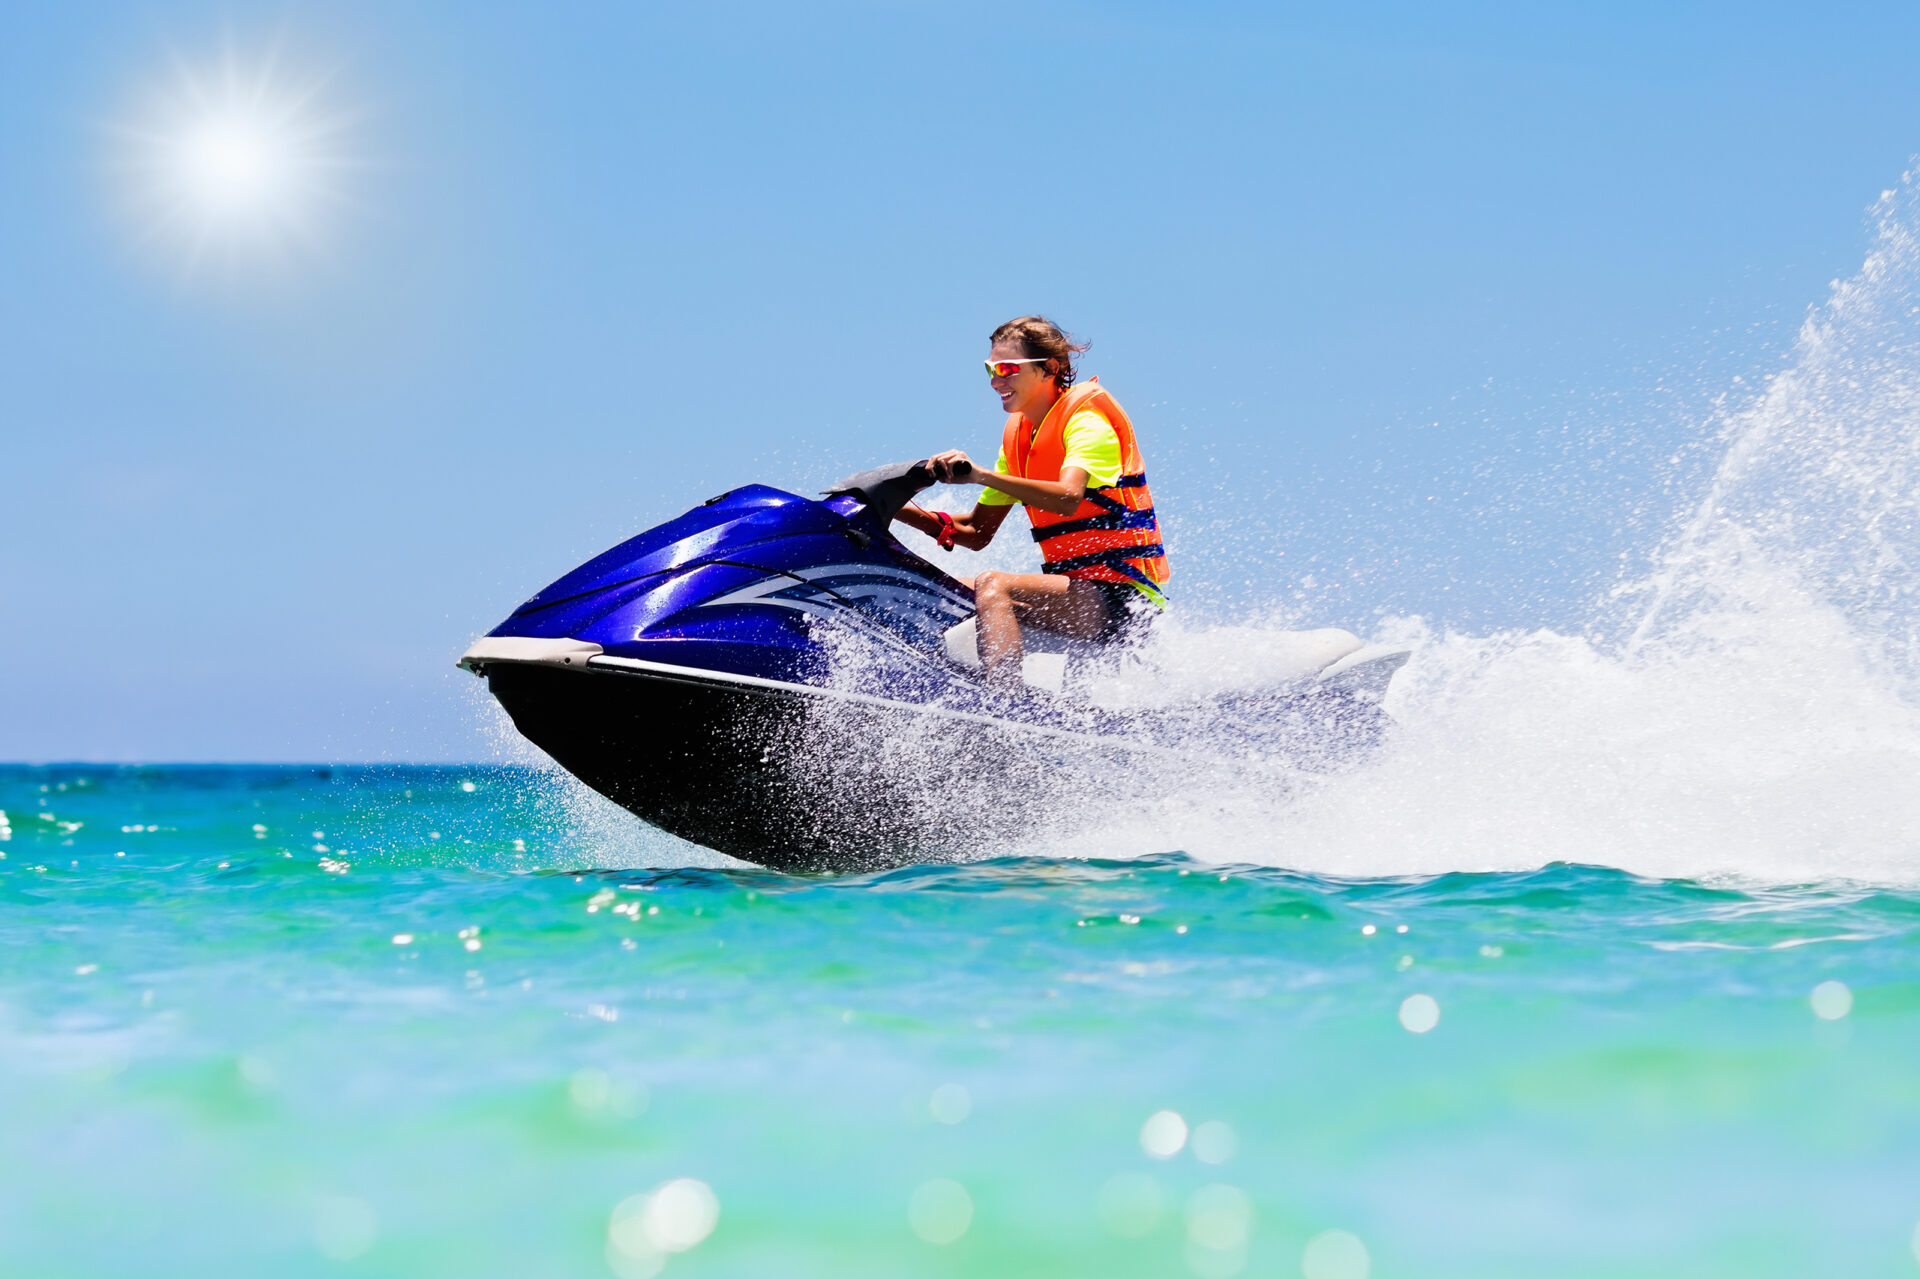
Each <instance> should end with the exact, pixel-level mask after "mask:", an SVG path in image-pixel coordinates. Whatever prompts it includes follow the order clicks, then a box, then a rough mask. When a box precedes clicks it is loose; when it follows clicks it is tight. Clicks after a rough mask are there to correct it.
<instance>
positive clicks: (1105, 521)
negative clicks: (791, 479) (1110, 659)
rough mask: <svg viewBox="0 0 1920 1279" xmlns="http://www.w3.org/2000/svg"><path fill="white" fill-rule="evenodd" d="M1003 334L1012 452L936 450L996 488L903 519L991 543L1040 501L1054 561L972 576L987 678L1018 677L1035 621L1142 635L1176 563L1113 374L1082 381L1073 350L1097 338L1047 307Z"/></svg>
mask: <svg viewBox="0 0 1920 1279" xmlns="http://www.w3.org/2000/svg"><path fill="white" fill-rule="evenodd" d="M989 341H990V343H991V345H990V346H989V348H988V350H987V361H986V364H987V378H988V380H989V382H990V383H991V384H992V386H993V389H994V391H995V392H996V393H997V394H998V395H999V396H1000V403H1001V406H1002V407H1004V408H1005V409H1006V410H1007V425H1006V428H1005V430H1004V432H1003V433H1002V435H1001V439H1000V457H999V460H998V461H996V462H995V463H994V469H993V470H991V471H988V470H983V469H982V468H980V467H978V466H975V465H973V462H972V460H971V459H970V458H968V456H967V455H966V453H965V452H963V451H962V450H960V449H949V450H947V451H946V452H945V453H941V454H938V455H937V456H935V457H933V458H931V459H929V463H930V466H931V468H932V470H933V473H934V475H935V477H936V478H938V479H939V480H940V481H941V482H943V483H947V484H980V485H984V486H985V487H986V490H987V491H986V492H985V493H982V494H981V495H980V500H979V501H978V503H976V504H975V506H974V508H973V511H972V513H971V514H968V515H965V516H959V517H956V516H953V515H949V514H947V513H946V512H945V511H928V510H924V509H922V508H921V507H919V506H908V507H903V508H902V509H901V511H900V513H899V515H897V516H896V517H895V518H896V519H898V520H899V521H900V522H901V523H903V524H906V525H908V526H910V527H912V528H916V529H919V530H920V531H921V532H922V533H926V534H928V535H929V536H931V537H933V538H935V539H936V540H937V541H938V542H939V544H940V545H941V547H942V548H944V549H946V550H952V549H953V548H954V547H955V546H956V545H958V546H965V547H969V548H971V549H974V550H978V549H980V548H981V547H983V546H986V545H987V544H988V543H989V542H991V541H993V537H994V534H996V533H998V532H999V531H1000V525H1001V524H1002V523H1004V522H1005V521H1006V518H1007V513H1008V511H1009V510H1011V509H1012V507H1013V505H1014V503H1016V502H1018V503H1020V504H1021V505H1023V506H1025V507H1026V508H1027V516H1028V518H1029V519H1030V520H1032V522H1033V540H1034V541H1036V542H1038V543H1039V544H1040V553H1041V555H1042V557H1043V558H1044V561H1045V562H1044V563H1043V564H1042V565H1041V569H1040V572H1038V573H998V572H986V573H981V574H980V575H979V576H977V577H975V578H974V579H973V581H972V583H971V585H972V587H973V591H974V599H975V602H976V605H977V607H978V610H979V617H978V623H977V624H978V634H979V645H980V660H981V663H982V664H983V665H984V666H985V667H986V674H987V679H988V681H989V682H990V683H992V684H994V685H996V686H998V687H1002V688H1017V687H1019V686H1020V682H1021V673H1020V672H1021V663H1022V660H1023V657H1024V652H1023V649H1022V647H1021V643H1020V624H1021V623H1022V622H1024V623H1026V624H1027V625H1029V626H1037V627H1040V628H1041V629H1043V630H1049V631H1053V632H1055V633H1057V634H1061V635H1066V636H1070V637H1072V638H1074V639H1079V640H1089V641H1093V642H1095V643H1112V642H1115V641H1119V640H1125V639H1129V638H1132V637H1133V636H1135V635H1136V634H1138V633H1139V632H1140V631H1141V630H1142V629H1143V628H1144V627H1145V626H1146V625H1147V624H1148V623H1149V622H1150V621H1151V619H1152V618H1153V617H1155V616H1156V615H1158V613H1159V612H1160V611H1161V610H1163V609H1165V608H1166V606H1167V599H1166V596H1165V595H1164V594H1163V593H1162V592H1161V589H1160V588H1161V586H1162V585H1163V584H1164V583H1165V582H1166V580H1167V578H1168V576H1169V575H1170V574H1171V572H1172V570H1171V568H1170V567H1169V566H1168V564H1167V552H1166V548H1165V546H1163V545H1162V544H1161V541H1160V529H1159V525H1158V523H1157V522H1156V521H1155V519H1154V514H1153V496H1152V494H1150V493H1149V492H1148V491H1147V476H1146V463H1145V462H1144V461H1143V460H1142V458H1141V456H1140V446H1139V444H1138V443H1137V442H1136V441H1135V439H1134V435H1133V423H1132V422H1131V421H1129V420H1128V418H1127V414H1126V411H1125V410H1124V409H1122V408H1121V407H1120V404H1119V401H1117V400H1115V399H1114V398H1113V396H1112V395H1110V394H1108V392H1107V390H1106V388H1105V387H1103V386H1101V385H1100V379H1099V378H1097V377H1096V378H1089V379H1088V380H1087V383H1086V385H1084V386H1076V385H1074V382H1075V372H1074V367H1073V357H1074V356H1075V355H1077V354H1079V353H1080V352H1082V351H1085V350H1086V349H1087V344H1085V343H1075V342H1073V341H1072V340H1070V339H1069V338H1068V337H1067V335H1066V334H1065V333H1063V332H1061V331H1060V329H1059V327H1058V326H1057V325H1055V324H1053V323H1052V322H1051V321H1049V320H1046V319H1043V318H1041V317H1040V316H1037V315H1023V316H1021V317H1020V318H1019V319H1016V320H1008V321H1007V322H1006V323H1005V324H1002V325H1001V326H1000V327H999V328H997V329H995V330H994V331H993V334H992V336H991V338H990V339H989Z"/></svg>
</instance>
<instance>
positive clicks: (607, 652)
mask: <svg viewBox="0 0 1920 1279" xmlns="http://www.w3.org/2000/svg"><path fill="white" fill-rule="evenodd" d="M933 478H934V477H933V475H932V472H931V471H930V470H929V469H928V467H927V464H926V463H925V462H913V463H906V464H901V465H896V466H889V467H881V468H878V469H876V470H872V471H867V472H863V473H862V474H859V475H855V476H852V477H850V478H849V479H846V480H844V481H842V482H841V483H840V484H838V485H836V486H834V488H832V489H830V490H828V492H827V493H826V494H825V496H824V499H823V500H817V501H816V500H813V499H810V498H805V497H800V496H798V495H796V494H793V493H787V492H783V491H781V490H780V489H776V488H770V487H767V486H766V485H762V484H749V485H747V486H746V487H744V488H737V489H734V490H732V491H730V492H727V493H722V494H721V495H720V496H718V497H714V498H710V499H708V500H707V501H706V502H703V503H702V504H700V505H699V506H697V507H695V508H694V509H693V510H691V511H688V512H687V513H686V514H684V515H682V516H680V517H679V518H678V519H674V520H670V521H668V522H667V523H665V524H662V525H660V526H659V527H657V528H654V529H650V530H648V531H647V532H645V533H642V534H640V535H639V536H637V537H634V538H631V539H629V540H627V541H625V542H622V543H621V544H620V545H618V546H616V547H614V548H613V549H612V550H609V551H607V552H606V553H605V554H602V555H599V556H596V557H595V558H593V559H591V560H589V561H587V562H586V563H585V564H582V565H581V566H580V567H579V568H577V569H575V570H573V571H572V572H571V573H568V574H567V575H566V576H564V577H562V578H560V579H559V580H558V581H556V582H554V583H553V584H552V585H551V586H548V587H547V588H546V589H545V590H542V591H541V592H540V593H539V594H537V595H535V596H534V597H533V598H532V599H529V600H528V601H527V602H526V603H524V604H522V605H521V606H520V607H519V608H517V609H515V610H514V612H513V615H512V616H511V617H509V618H508V619H507V620H506V621H504V622H502V623H501V624H500V625H499V626H496V627H495V628H494V629H493V630H492V631H490V632H488V633H487V634H486V635H485V636H484V637H482V638H481V639H480V640H478V641H476V642H475V643H474V644H473V646H472V647H471V648H469V649H468V650H467V652H466V653H465V654H464V655H463V656H462V657H461V658H460V665H461V666H463V667H465V668H466V669H468V670H470V671H472V672H474V673H475V674H477V675H480V676H482V677H483V678H485V679H486V681H487V685H488V687H489V688H490V690H491V691H492V693H493V695H494V696H495V697H496V698H497V699H498V700H499V702H500V704H501V705H502V706H503V707H504V708H505V709H506V712H507V714H508V715H509V716H511V717H512V719H513V722H514V726H515V727H516V728H518V729H519V731H520V732H521V733H522V734H523V735H524V736H526V737H527V738H528V739H529V740H530V741H532V742H533V743H534V744H535V745H537V746H538V747H540V748H541V749H542V750H543V751H545V752H546V753H547V754H549V755H551V756H552V757H553V758H554V759H555V760H556V761H557V762H558V763H559V764H560V765H561V767H563V768H565V769H566V770H567V771H568V772H570V773H572V774H573V775H574V776H576V777H578V778H579V779H580V780H581V781H583V782H585V783H586V784H587V785H588V786H590V787H592V788H593V789H594V790H596V791H598V792H600V793H601V794H603V795H605V796H607V797H608V798H609V799H611V800H613V801H614V802H615V803H617V804H620V805H621V806H622V807H624V808H626V809H628V810H629V811H631V812H632V813H634V814H635V815H637V816H639V817H641V818H642V819H644V820H646V821H648V822H651V823H652V824H654V825H655V826H658V827H660V828H662V829H663V830H666V831H669V832H671V833H672V834H675V835H678V836H680V837H681V838H683V839H687V840H691V841H693V842H694V843H697V844H703V845H705V846H707V847H709V848H713V849H716V850H718V851H720V852H723V853H727V854H730V855H731V856H734V857H738V858H741V859H743V860H745V861H750V862H756V863H759V864H761V865H764V866H769V867H772V868H774V869H777V870H787V871H849V870H873V869H881V868H885V867H889V866H897V865H903V864H907V863H911V862H926V861H942V860H953V859H956V858H964V857H966V856H968V855H979V854H983V853H993V852H998V851H1002V850H1004V849H1005V848H1006V846H1007V845H1008V844H1009V843H1012V842H1015V841H1030V840H1031V839H1032V838H1033V837H1034V836H1036V835H1044V833H1045V831H1046V829H1047V827H1048V825H1049V823H1051V822H1056V821H1061V820H1062V819H1066V820H1070V821H1075V822H1078V823H1080V824H1084V820H1085V814H1086V812H1087V807H1086V805H1087V799H1088V796H1089V795H1090V794H1091V795H1093V796H1094V797H1095V798H1096V799H1097V798H1099V797H1102V796H1110V797H1111V799H1112V800H1113V802H1114V804H1115V805H1117V806H1120V807H1116V808H1115V809H1114V810H1113V811H1126V810H1125V808H1124V805H1125V804H1127V803H1128V802H1130V800H1131V799H1132V798H1135V797H1137V794H1138V791H1139V789H1140V788H1139V786H1138V779H1139V778H1141V777H1146V776H1151V777H1153V778H1154V779H1155V783H1154V789H1156V790H1162V791H1164V790H1165V789H1166V788H1167V787H1169V786H1174V787H1178V786H1180V785H1181V784H1182V782H1181V779H1182V778H1183V777H1192V778H1195V779H1204V777H1206V776H1207V775H1213V774H1217V773H1218V771H1219V770H1221V769H1233V770H1240V771H1242V772H1244V771H1246V770H1253V771H1254V772H1255V773H1256V774H1258V775H1259V778H1260V780H1261V784H1263V785H1271V786H1281V787H1283V786H1285V785H1286V784H1287V779H1288V778H1289V777H1290V776H1297V775H1298V774H1299V773H1300V772H1301V771H1303V770H1305V771H1311V770H1315V769H1326V768H1329V767H1334V766H1338V765H1340V764H1342V763H1344V762H1347V761H1351V760H1352V759H1354V758H1355V757H1356V756H1357V755H1358V754H1360V753H1361V752H1363V751H1364V750H1365V749H1366V748H1367V747H1368V746H1370V745H1371V744H1373V742H1374V741H1375V740H1376V739H1377V738H1378V736H1379V734H1380V732H1381V731H1382V729H1383V727H1384V726H1385V725H1386V723H1387V722H1388V721H1387V720H1386V717H1385V715H1384V714H1383V712H1381V710H1380V709H1379V705H1378V703H1379V699H1380V697H1381V695H1382V694H1383V693H1384V692H1385V689H1386V686H1387V682H1388V681H1389V680H1390V679H1391V678H1392V676H1393V672H1394V671H1395V670H1396V669H1397V668H1398V667H1399V666H1400V665H1401V663H1403V662H1404V661H1405V660H1406V657H1407V653H1406V651H1405V650H1399V649H1367V648H1363V647H1362V645H1361V644H1360V641H1359V640H1357V639H1355V638H1354V637H1353V636H1351V635H1349V634H1347V633H1346V632H1345V631H1308V632H1299V633H1297V635H1296V636H1295V637H1293V638H1297V639H1298V640H1299V646H1298V647H1299V660H1298V661H1297V662H1296V663H1295V666H1296V667H1297V669H1295V670H1294V671H1292V672H1291V673H1290V674H1289V676H1288V677H1287V678H1283V679H1280V680H1278V681H1276V682H1274V683H1272V684H1270V685H1269V686H1266V687H1263V688H1260V689H1256V690H1251V691H1247V692H1242V693H1235V694H1233V695H1231V696H1227V697H1210V698H1205V699H1201V700H1193V701H1187V702H1175V703H1172V704H1162V705H1153V706H1145V707H1138V706H1136V707H1132V708H1128V707H1124V706H1123V707H1111V706H1108V707H1103V706H1101V705H1098V704H1095V703H1094V702H1092V701H1090V700H1088V699H1087V697H1086V696H1085V695H1084V693H1085V689H1086V687H1087V682H1088V680H1089V679H1091V678H1096V677H1097V676H1098V674H1099V673H1100V672H1101V671H1102V670H1110V669H1111V668H1112V666H1113V664H1114V663H1116V662H1123V661H1126V660H1128V655H1127V654H1126V653H1125V652H1116V651H1115V650H1114V649H1113V648H1110V647H1109V648H1102V647H1099V646H1095V645H1088V644H1079V643H1076V642H1074V641H1071V640H1067V639H1063V638H1061V637H1057V636H1052V635H1049V634H1047V633H1045V632H1040V631H1037V630H1033V629H1030V628H1029V629H1027V630H1025V632H1024V634H1025V637H1026V640H1027V644H1028V651H1027V656H1026V661H1025V671H1024V674H1025V678H1026V681H1027V684H1028V685H1029V686H1030V687H1028V688H1027V689H1026V690H1024V691H1023V692H1021V693H1012V694H1009V693H1005V692H1001V691H998V690H996V689H994V688H991V687H989V686H988V685H987V684H986V683H985V681H984V679H983V676H982V671H981V669H980V664H979V659H978V656H977V654H976V652H975V648H974V637H973V613H974V603H973V592H972V591H971V590H970V589H968V587H967V586H965V585H964V584H963V583H961V582H959V581H956V580H955V579H954V578H952V577H949V576H948V575H947V574H945V573H943V572H941V571H940V570H939V569H938V568H936V567H934V566H933V565H932V564H930V563H928V562H927V561H926V560H924V559H922V558H921V557H920V556H918V555H916V554H915V553H914V552H913V551H911V550H909V549H908V548H907V547H906V546H905V545H903V544H902V543H901V542H900V541H899V540H898V539H897V538H896V537H895V536H894V535H893V532H892V529H891V526H892V522H893V517H894V515H895V513H896V512H897V511H899V509H900V508H901V506H902V505H904V504H905V503H906V502H907V500H908V499H909V498H911V497H912V496H913V495H914V494H915V493H917V492H919V491H920V490H921V489H923V488H926V487H928V486H929V485H930V484H932V483H933ZM1068 785H1070V786H1071V787H1072V790H1071V794H1072V795H1073V796H1074V802H1073V804H1072V805H1071V808H1070V809H1069V808H1068V806H1066V805H1063V804H1062V803H1061V802H1060V796H1061V795H1062V794H1063V793H1066V792H1064V791H1063V789H1062V788H1063V786H1068Z"/></svg>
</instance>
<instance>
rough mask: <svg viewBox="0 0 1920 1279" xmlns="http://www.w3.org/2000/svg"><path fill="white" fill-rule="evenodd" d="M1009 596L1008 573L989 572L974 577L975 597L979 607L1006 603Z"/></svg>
mask: <svg viewBox="0 0 1920 1279" xmlns="http://www.w3.org/2000/svg"><path fill="white" fill-rule="evenodd" d="M1007 598H1008V595H1007V574H1005V573H994V572H987V573H982V574H980V576H978V577H976V578H974V579H973V599H974V603H975V604H977V605H978V606H979V607H981V608H986V607H988V606H990V605H993V604H1000V603H1004V602H1005V601H1006V600H1007Z"/></svg>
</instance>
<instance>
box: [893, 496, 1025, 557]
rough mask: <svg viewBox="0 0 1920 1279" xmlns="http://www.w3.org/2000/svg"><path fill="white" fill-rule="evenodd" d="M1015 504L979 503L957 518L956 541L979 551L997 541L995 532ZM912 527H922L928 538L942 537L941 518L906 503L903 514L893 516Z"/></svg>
mask: <svg viewBox="0 0 1920 1279" xmlns="http://www.w3.org/2000/svg"><path fill="white" fill-rule="evenodd" d="M1012 509H1013V508H1012V507H1011V506H986V505H978V504H977V505H975V506H974V508H973V510H972V512H971V513H970V514H967V515H956V516H954V517H953V544H954V545H955V546H964V547H966V548H967V549H968V550H970V551H977V550H979V549H980V548H982V547H984V546H985V545H987V543H989V542H991V541H993V535H994V534H995V533H998V532H999V531H1000V526H1001V525H1002V524H1003V523H1005V522H1006V518H1007V512H1008V511H1011V510H1012ZM893 518H894V519H896V520H899V521H900V522H901V523H902V524H905V525H906V526H907V527H909V528H916V529H919V530H920V531H921V532H922V533H925V534H926V535H927V536H928V537H938V536H940V520H939V518H938V517H936V516H933V515H930V514H928V513H927V512H926V511H923V510H921V509H920V508H919V507H917V506H903V507H901V508H900V513H899V514H898V515H896V516H894V517H893Z"/></svg>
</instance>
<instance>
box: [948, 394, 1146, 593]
mask: <svg viewBox="0 0 1920 1279" xmlns="http://www.w3.org/2000/svg"><path fill="white" fill-rule="evenodd" d="M1061 442H1062V444H1063V445H1064V446H1065V448H1066V454H1065V456H1063V457H1062V458H1061V459H1060V469H1061V470H1063V471H1064V470H1066V469H1067V468H1068V467H1069V466H1077V467H1079V468H1080V469H1081V470H1083V471H1085V472H1086V473H1087V487H1088V488H1090V489H1103V488H1108V487H1111V486H1112V485H1113V484H1114V483H1115V482H1116V481H1117V480H1119V478H1120V433H1119V432H1118V431H1116V430H1114V429H1113V423H1111V422H1109V421H1107V419H1106V418H1105V417H1103V416H1102V415H1101V414H1100V411H1099V410H1098V409H1081V410H1080V411H1079V412H1078V413H1075V414H1074V415H1073V416H1072V417H1070V418H1068V419H1067V429H1066V432H1065V433H1064V435H1063V437H1062V441H1061ZM993 469H994V470H996V471H998V472H1000V474H1002V475H1006V474H1009V472H1008V470H1007V451H1006V449H1004V448H1003V449H1001V450H1000V456H999V458H998V459H996V460H995V462H994V464H993ZM1018 500H1019V499H1018V498H1015V497H1014V496H1013V495H1012V494H1011V493H1002V492H1001V491H1000V490H999V489H995V488H988V489H982V490H981V492H980V505H982V506H1012V505H1013V504H1014V503H1015V502H1016V501H1018ZM1128 585H1130V586H1132V587H1133V588H1134V589H1135V590H1137V591H1139V592H1140V593H1141V594H1142V595H1144V596H1146V597H1147V598H1148V599H1149V600H1152V601H1153V605H1154V607H1155V608H1165V607H1166V606H1167V597H1166V596H1164V595H1162V594H1161V593H1160V592H1159V591H1157V590H1155V589H1154V588H1153V587H1151V586H1148V585H1146V584H1144V583H1142V582H1130V583H1128Z"/></svg>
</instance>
